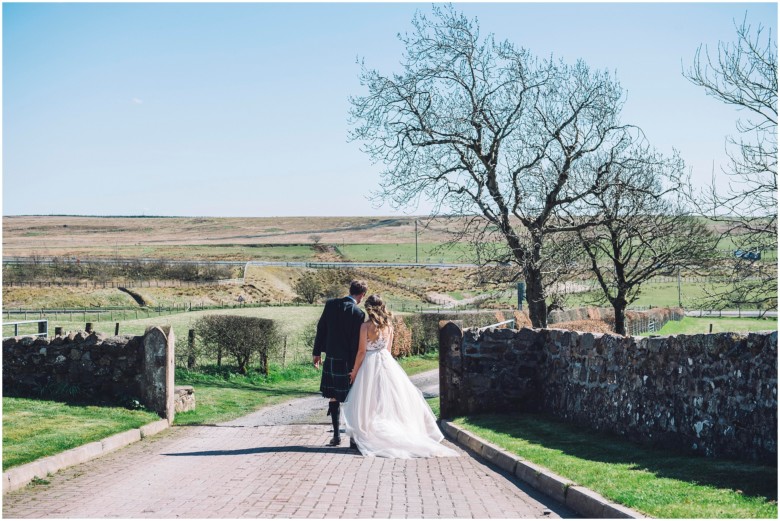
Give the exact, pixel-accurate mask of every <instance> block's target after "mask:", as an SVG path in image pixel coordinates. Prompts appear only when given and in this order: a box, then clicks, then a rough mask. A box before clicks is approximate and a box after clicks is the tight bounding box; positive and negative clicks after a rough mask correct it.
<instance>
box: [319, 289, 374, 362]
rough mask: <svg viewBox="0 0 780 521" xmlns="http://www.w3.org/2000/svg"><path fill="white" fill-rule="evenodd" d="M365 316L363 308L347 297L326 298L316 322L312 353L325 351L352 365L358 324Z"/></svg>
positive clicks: (356, 345)
mask: <svg viewBox="0 0 780 521" xmlns="http://www.w3.org/2000/svg"><path fill="white" fill-rule="evenodd" d="M365 316H366V314H365V313H364V312H363V310H362V309H360V308H359V307H358V306H357V304H356V303H355V301H354V300H352V299H351V298H349V297H343V298H334V299H330V300H328V301H327V302H326V303H325V309H324V310H323V311H322V316H321V317H320V321H319V322H318V323H317V336H316V337H315V339H314V350H313V352H312V355H314V356H322V353H325V355H326V356H328V357H333V358H341V359H343V360H348V361H349V367H350V368H351V367H352V366H354V365H355V357H357V350H358V340H359V334H360V325H361V324H362V323H363V320H364V319H365Z"/></svg>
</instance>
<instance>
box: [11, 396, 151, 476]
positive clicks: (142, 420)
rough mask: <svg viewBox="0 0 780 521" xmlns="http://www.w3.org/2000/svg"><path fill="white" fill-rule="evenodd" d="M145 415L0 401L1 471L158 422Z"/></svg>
mask: <svg viewBox="0 0 780 521" xmlns="http://www.w3.org/2000/svg"><path fill="white" fill-rule="evenodd" d="M159 419H160V418H159V416H157V414H155V413H153V412H148V411H131V410H129V409H125V408H123V407H100V406H94V405H72V404H68V403H63V402H55V401H49V400H33V399H27V398H12V397H8V396H4V397H3V471H5V470H6V469H8V468H10V467H15V466H17V465H22V464H24V463H29V462H31V461H34V460H36V459H38V458H43V457H46V456H51V455H53V454H57V453H59V452H63V451H65V450H68V449H72V448H74V447H78V446H80V445H84V444H86V443H91V442H93V441H98V440H101V439H103V438H105V437H107V436H111V435H112V434H117V433H119V432H123V431H126V430H129V429H136V428H138V427H141V426H142V425H146V424H147V423H151V422H153V421H157V420H159Z"/></svg>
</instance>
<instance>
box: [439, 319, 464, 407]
mask: <svg viewBox="0 0 780 521" xmlns="http://www.w3.org/2000/svg"><path fill="white" fill-rule="evenodd" d="M462 346H463V321H462V320H452V321H450V320H441V321H440V322H439V403H440V407H441V417H442V418H452V417H453V416H457V415H458V414H459V413H460V410H461V406H460V400H459V394H458V391H459V390H460V387H461V384H462V376H463V361H462V357H461V348H462Z"/></svg>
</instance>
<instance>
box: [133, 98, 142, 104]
mask: <svg viewBox="0 0 780 521" xmlns="http://www.w3.org/2000/svg"><path fill="white" fill-rule="evenodd" d="M143 102H144V100H142V99H138V98H133V103H135V104H136V105H142V104H143Z"/></svg>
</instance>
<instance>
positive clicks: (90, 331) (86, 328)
mask: <svg viewBox="0 0 780 521" xmlns="http://www.w3.org/2000/svg"><path fill="white" fill-rule="evenodd" d="M84 331H86V332H87V333H92V322H87V324H86V325H85V326H84Z"/></svg>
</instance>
